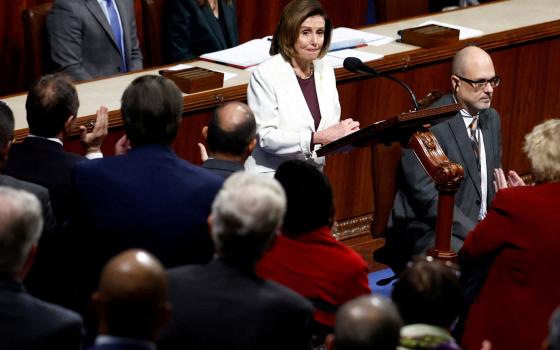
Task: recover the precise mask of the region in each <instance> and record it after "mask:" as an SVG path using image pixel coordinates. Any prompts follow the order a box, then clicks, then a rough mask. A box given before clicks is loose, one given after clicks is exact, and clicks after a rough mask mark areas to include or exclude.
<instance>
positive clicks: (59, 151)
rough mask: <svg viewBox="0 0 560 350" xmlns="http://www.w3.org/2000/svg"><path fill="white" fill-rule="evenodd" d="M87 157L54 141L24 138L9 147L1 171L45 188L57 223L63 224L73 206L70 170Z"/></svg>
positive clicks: (61, 225)
mask: <svg viewBox="0 0 560 350" xmlns="http://www.w3.org/2000/svg"><path fill="white" fill-rule="evenodd" d="M85 159H86V158H85V157H83V156H81V155H79V154H76V153H70V152H66V151H65V150H64V148H63V147H62V146H61V145H60V144H58V143H57V142H54V141H50V140H47V139H43V138H38V137H27V138H25V140H24V141H23V142H22V143H18V144H14V145H12V147H11V148H10V152H9V154H8V161H7V162H6V167H5V169H4V173H5V174H7V175H11V176H13V177H16V178H18V179H20V180H24V181H29V182H33V183H36V184H38V185H41V186H43V187H46V188H47V189H48V190H49V193H50V196H51V204H52V209H53V212H54V215H55V217H56V220H57V223H58V225H59V226H60V227H63V226H65V225H66V223H67V221H68V220H69V217H70V214H71V210H72V207H73V203H72V201H73V198H72V172H73V170H74V165H76V163H78V162H80V161H82V160H85Z"/></svg>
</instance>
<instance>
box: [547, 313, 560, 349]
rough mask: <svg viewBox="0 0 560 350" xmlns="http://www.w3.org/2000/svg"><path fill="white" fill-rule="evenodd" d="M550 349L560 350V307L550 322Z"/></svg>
mask: <svg viewBox="0 0 560 350" xmlns="http://www.w3.org/2000/svg"><path fill="white" fill-rule="evenodd" d="M548 349H550V350H560V307H557V308H556V310H554V312H552V316H551V317H550V321H549V330H548Z"/></svg>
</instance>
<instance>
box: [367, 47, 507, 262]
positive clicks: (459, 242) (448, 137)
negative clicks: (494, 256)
mask: <svg viewBox="0 0 560 350" xmlns="http://www.w3.org/2000/svg"><path fill="white" fill-rule="evenodd" d="M500 83H501V78H500V77H499V76H497V75H496V72H495V70H494V64H493V63H492V59H491V58H490V56H489V55H488V54H487V53H486V52H485V51H484V50H482V49H480V48H478V47H474V46H469V47H466V48H464V49H462V50H460V51H459V52H457V54H456V55H455V57H454V59H453V63H452V74H451V86H452V93H451V94H449V95H446V96H444V97H443V98H442V99H440V100H439V101H437V102H436V103H435V104H434V107H436V106H442V105H448V104H452V103H455V102H458V103H461V104H462V105H463V109H462V110H461V111H459V112H458V113H457V114H456V115H455V116H454V117H452V118H450V119H448V120H447V121H445V122H442V123H440V124H438V125H435V126H434V127H432V128H431V131H432V133H433V134H434V136H435V137H436V138H437V140H438V142H439V144H440V145H441V147H442V149H443V151H444V152H445V154H446V155H447V157H449V159H450V160H451V161H453V162H456V163H459V164H461V166H462V167H463V169H464V180H463V182H462V184H461V186H460V188H459V190H458V191H457V194H456V195H455V207H454V213H453V228H452V241H451V244H452V247H453V249H454V250H455V251H459V249H460V248H461V247H462V246H463V242H464V240H465V238H466V236H467V234H468V233H469V231H471V230H472V229H473V228H474V226H475V225H476V224H477V223H478V221H480V220H482V219H483V218H484V216H485V215H486V211H487V208H488V207H489V205H490V203H491V201H492V199H493V198H494V195H495V192H496V190H495V188H494V185H493V183H492V174H493V171H494V169H500V167H501V159H502V145H501V129H500V116H499V114H498V112H496V110H494V109H492V108H491V107H490V105H491V102H492V97H493V94H494V90H495V89H496V88H497V87H498V86H499V85H500ZM400 165H401V166H400V169H399V171H400V174H399V180H398V189H399V190H398V192H397V195H396V198H395V202H394V207H393V211H392V213H391V216H390V218H389V222H388V228H387V229H388V232H387V241H386V248H385V250H384V252H383V254H381V255H379V256H377V255H376V258H379V257H381V260H383V259H385V260H386V262H388V263H390V265H391V266H392V267H393V269H394V270H396V271H401V270H402V269H403V268H404V265H405V264H406V262H407V261H408V260H409V259H410V257H411V256H412V255H419V254H420V255H422V254H425V253H426V251H427V249H429V248H430V247H432V246H433V245H434V240H435V222H436V214H437V202H438V191H437V190H436V187H435V184H434V182H433V181H432V179H431V178H430V177H429V176H428V175H427V173H426V171H425V170H424V168H423V167H422V165H421V164H420V162H419V161H418V159H417V158H416V156H415V155H414V153H412V152H411V151H410V150H408V149H405V150H403V154H402V159H401V164H400Z"/></svg>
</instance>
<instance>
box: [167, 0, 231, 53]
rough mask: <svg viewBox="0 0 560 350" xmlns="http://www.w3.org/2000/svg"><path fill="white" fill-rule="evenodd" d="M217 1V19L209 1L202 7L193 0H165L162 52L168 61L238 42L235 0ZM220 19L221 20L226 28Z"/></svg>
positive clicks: (218, 49) (215, 49)
mask: <svg viewBox="0 0 560 350" xmlns="http://www.w3.org/2000/svg"><path fill="white" fill-rule="evenodd" d="M218 1H219V2H220V20H217V19H216V17H214V14H213V13H212V9H211V8H210V6H209V5H208V4H205V5H203V6H202V7H201V6H199V5H198V3H197V2H196V0H173V1H168V2H167V11H166V12H167V13H166V20H165V22H164V23H165V29H164V30H165V32H166V33H165V38H166V43H165V44H166V45H165V51H166V55H167V59H168V60H169V61H170V62H177V61H184V60H190V59H193V58H196V57H198V56H200V55H202V54H204V53H208V52H214V51H220V50H224V49H227V48H230V47H233V46H237V45H238V44H239V33H238V29H237V13H236V10H235V0H234V1H233V2H232V3H231V5H227V4H226V2H225V1H224V0H218ZM220 21H224V23H225V31H224V30H222V28H223V27H222V26H221V24H220Z"/></svg>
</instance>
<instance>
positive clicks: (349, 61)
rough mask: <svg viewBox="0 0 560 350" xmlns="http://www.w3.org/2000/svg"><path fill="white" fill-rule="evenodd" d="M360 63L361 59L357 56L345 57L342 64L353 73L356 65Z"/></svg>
mask: <svg viewBox="0 0 560 350" xmlns="http://www.w3.org/2000/svg"><path fill="white" fill-rule="evenodd" d="M362 64H363V62H362V60H360V59H359V58H357V57H346V58H345V59H344V63H343V66H344V68H346V69H348V70H349V71H351V72H354V73H355V72H356V70H357V69H358V67H360V66H361V65H362Z"/></svg>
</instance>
